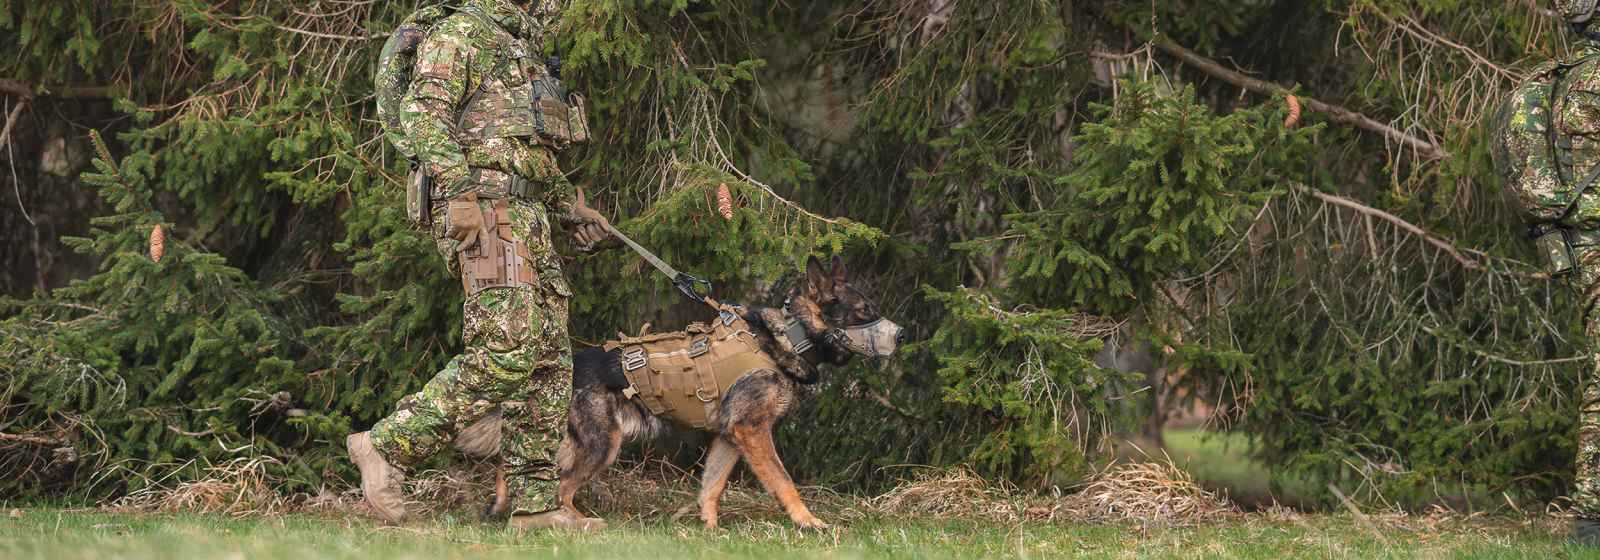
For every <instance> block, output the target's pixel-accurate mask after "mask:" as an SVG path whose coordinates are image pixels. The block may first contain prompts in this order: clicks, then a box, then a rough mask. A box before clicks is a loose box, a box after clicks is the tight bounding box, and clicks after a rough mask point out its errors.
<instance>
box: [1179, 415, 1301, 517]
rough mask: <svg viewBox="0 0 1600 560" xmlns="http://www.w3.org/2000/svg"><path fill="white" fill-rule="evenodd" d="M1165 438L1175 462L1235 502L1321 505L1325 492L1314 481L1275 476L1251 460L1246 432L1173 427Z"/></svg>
mask: <svg viewBox="0 0 1600 560" xmlns="http://www.w3.org/2000/svg"><path fill="white" fill-rule="evenodd" d="M1162 439H1163V440H1164V441H1165V443H1166V452H1167V455H1169V456H1171V457H1172V462H1173V464H1176V465H1178V466H1179V467H1181V468H1182V469H1183V470H1185V471H1188V472H1189V474H1190V475H1191V476H1193V477H1194V480H1195V482H1196V483H1197V484H1200V485H1201V486H1204V487H1206V488H1211V489H1216V490H1224V491H1226V492H1227V493H1228V496H1229V497H1230V498H1232V499H1233V500H1234V501H1235V502H1238V503H1240V504H1243V505H1247V506H1260V507H1265V506H1268V505H1271V504H1273V503H1277V504H1283V505H1287V506H1293V507H1314V506H1317V505H1321V504H1319V502H1318V500H1317V499H1316V498H1315V496H1317V495H1320V494H1322V492H1318V491H1317V489H1316V488H1314V486H1313V485H1312V483H1310V482H1306V481H1302V480H1298V479H1293V478H1289V477H1285V476H1281V475H1274V474H1272V472H1271V471H1270V470H1268V469H1267V467H1266V466H1265V465H1262V464H1261V463H1259V462H1257V461H1255V460H1254V459H1251V458H1250V456H1249V451H1250V441H1249V439H1248V438H1246V437H1245V436H1244V435H1243V434H1234V433H1219V432H1210V431H1205V430H1200V429H1196V428H1178V429H1170V428H1169V429H1167V430H1166V431H1164V432H1163V433H1162ZM1274 487H1276V488H1274Z"/></svg>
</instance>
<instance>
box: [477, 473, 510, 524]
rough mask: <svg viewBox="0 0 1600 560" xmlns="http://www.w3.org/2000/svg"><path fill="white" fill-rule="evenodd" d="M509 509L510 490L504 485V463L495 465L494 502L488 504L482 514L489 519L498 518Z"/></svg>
mask: <svg viewBox="0 0 1600 560" xmlns="http://www.w3.org/2000/svg"><path fill="white" fill-rule="evenodd" d="M509 509H511V490H510V488H509V487H507V486H506V466H505V464H499V465H495V467H494V502H492V503H490V504H489V508H488V509H487V510H485V511H484V512H483V515H484V517H487V518H489V519H499V518H500V517H501V516H504V515H505V514H506V512H507V510H509Z"/></svg>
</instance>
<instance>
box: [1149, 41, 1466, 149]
mask: <svg viewBox="0 0 1600 560" xmlns="http://www.w3.org/2000/svg"><path fill="white" fill-rule="evenodd" d="M1155 46H1156V47H1157V48H1160V49H1161V50H1163V51H1166V52H1167V53H1168V54H1171V55H1172V56H1176V57H1178V58H1179V59H1180V60H1182V61H1184V62H1185V63H1188V64H1189V65H1190V66H1193V67H1195V68H1197V69H1199V70H1200V71H1201V72H1205V73H1207V74H1210V75H1212V76H1214V77H1216V78H1218V79H1221V80H1222V81H1225V82H1228V83H1230V84H1233V85H1236V86H1239V87H1241V88H1244V89H1247V90H1250V91H1254V92H1256V93H1261V94H1266V95H1289V94H1290V93H1291V92H1290V91H1289V88H1286V87H1283V86H1281V85H1278V84H1275V83H1272V82H1268V81H1266V80H1259V79H1256V78H1252V77H1250V76H1246V75H1244V74H1242V73H1239V72H1237V71H1234V70H1230V69H1228V68H1225V67H1223V66H1222V64H1219V63H1218V62H1217V61H1215V60H1211V59H1209V58H1206V57H1204V56H1201V55H1199V54H1198V53H1195V52H1194V51H1191V50H1189V49H1186V48H1183V46H1181V45H1179V44H1177V43H1174V42H1172V40H1171V39H1168V38H1167V37H1165V36H1162V37H1158V38H1156V40H1155ZM1298 97H1299V98H1300V102H1301V103H1303V104H1305V107H1306V108H1307V109H1310V110H1312V111H1316V112H1319V113H1325V114H1327V115H1328V118H1330V119H1332V120H1334V121H1336V122H1342V123H1345V124H1348V125H1351V126H1354V127H1356V128H1359V129H1362V130H1366V131H1368V132H1374V133H1377V134H1382V135H1383V136H1384V137H1385V138H1388V139H1390V140H1393V141H1396V142H1399V143H1401V144H1404V145H1406V146H1408V147H1410V148H1412V149H1414V150H1416V151H1417V154H1418V155H1420V156H1422V158H1423V159H1426V160H1446V159H1450V153H1449V152H1447V151H1445V149H1444V148H1442V147H1440V146H1439V145H1437V144H1434V143H1433V142H1430V141H1427V140H1424V139H1422V138H1418V137H1416V136H1413V135H1411V134H1407V133H1406V132H1404V131H1401V130H1400V129H1397V128H1395V127H1392V126H1389V125H1387V124H1384V123H1381V122H1378V121H1377V120H1376V119H1373V118H1372V117H1369V116H1367V115H1364V114H1361V113H1357V112H1355V111H1351V110H1349V109H1346V108H1344V107H1340V106H1338V105H1333V104H1331V103H1326V102H1323V101H1318V100H1316V99H1313V98H1310V97H1306V96H1303V95H1301V96H1298Z"/></svg>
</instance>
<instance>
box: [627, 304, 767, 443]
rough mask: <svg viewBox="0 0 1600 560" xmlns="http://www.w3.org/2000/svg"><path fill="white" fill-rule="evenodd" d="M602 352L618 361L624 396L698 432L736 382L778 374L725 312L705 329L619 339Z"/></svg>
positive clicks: (735, 316)
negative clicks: (758, 373) (625, 380)
mask: <svg viewBox="0 0 1600 560" xmlns="http://www.w3.org/2000/svg"><path fill="white" fill-rule="evenodd" d="M605 349H606V351H607V352H612V353H615V354H617V356H618V357H619V358H620V359H621V360H622V370H623V375H624V376H625V377H627V378H628V384H629V385H630V387H629V388H628V389H627V390H625V391H624V394H626V395H628V396H630V397H636V398H638V399H639V401H640V402H642V403H644V405H645V407H646V408H649V409H650V412H651V413H653V414H655V415H657V416H663V417H666V418H668V419H671V420H674V421H677V422H680V423H683V424H687V425H689V426H693V427H695V428H699V429H704V428H706V427H708V426H709V425H710V418H711V417H712V416H713V414H714V413H715V411H716V408H717V407H718V406H720V405H721V403H722V397H723V396H725V395H726V394H727V391H728V388H729V387H732V386H733V384H734V383H735V382H737V381H738V380H739V379H740V378H742V377H744V376H745V375H747V374H749V373H751V372H754V371H756V370H762V369H770V370H774V371H776V370H777V369H778V365H777V363H776V362H774V361H773V360H772V358H771V357H769V356H767V355H766V353H764V352H762V350H761V344H760V343H759V342H757V340H756V337H755V334H754V333H752V332H751V330H750V325H749V324H747V323H745V321H744V319H743V318H741V317H740V314H739V313H738V312H737V311H736V310H735V309H733V308H727V307H724V308H723V309H722V310H721V314H720V315H719V316H718V317H717V319H716V320H714V321H712V322H711V323H709V324H706V323H695V324H693V325H689V328H688V329H685V330H684V331H682V332H674V333H663V334H657V335H649V336H641V337H635V338H624V339H623V340H620V341H613V342H608V343H606V345H605Z"/></svg>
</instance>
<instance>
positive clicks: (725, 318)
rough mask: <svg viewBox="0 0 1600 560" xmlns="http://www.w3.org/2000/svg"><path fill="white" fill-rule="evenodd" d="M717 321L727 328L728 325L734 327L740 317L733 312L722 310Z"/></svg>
mask: <svg viewBox="0 0 1600 560" xmlns="http://www.w3.org/2000/svg"><path fill="white" fill-rule="evenodd" d="M717 319H718V320H720V321H722V326H724V327H726V326H728V325H732V324H733V322H734V321H735V320H738V319H739V316H737V315H734V314H733V313H732V312H729V311H728V310H726V309H724V310H722V312H721V314H720V315H718V316H717Z"/></svg>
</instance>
